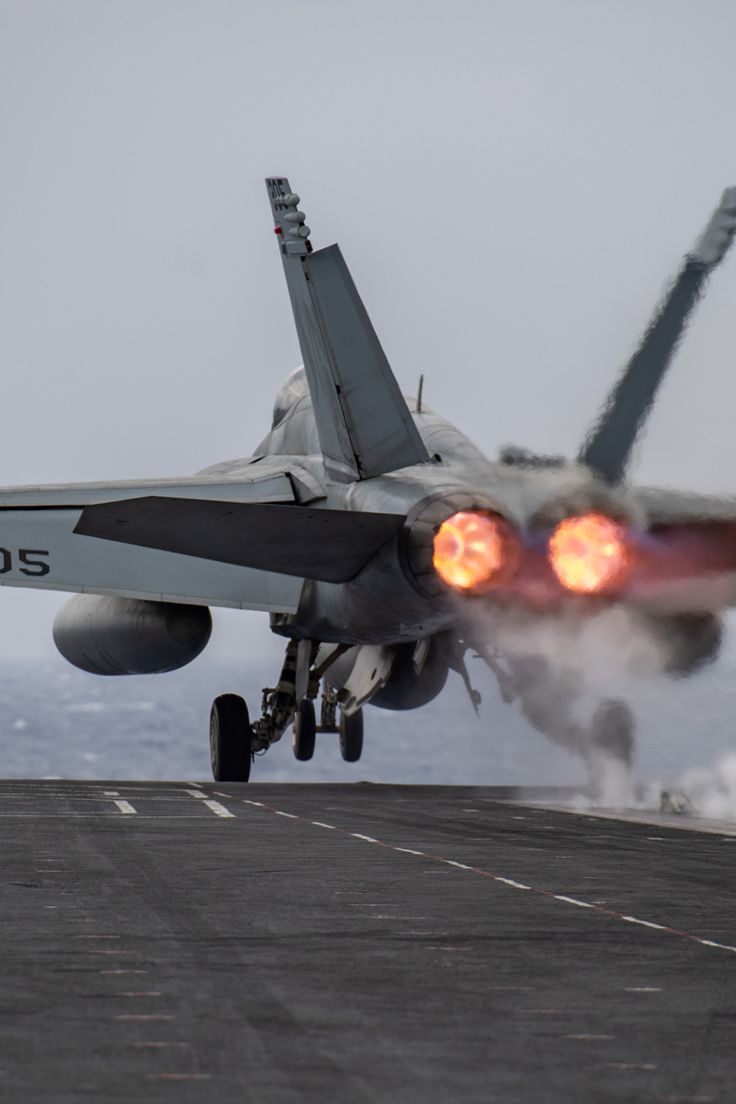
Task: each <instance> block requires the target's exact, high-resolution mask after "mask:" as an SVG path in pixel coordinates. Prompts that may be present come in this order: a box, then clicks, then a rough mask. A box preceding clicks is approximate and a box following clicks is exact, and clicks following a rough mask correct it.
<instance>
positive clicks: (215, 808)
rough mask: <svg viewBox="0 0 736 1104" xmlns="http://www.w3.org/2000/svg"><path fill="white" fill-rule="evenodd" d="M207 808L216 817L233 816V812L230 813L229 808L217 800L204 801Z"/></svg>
mask: <svg viewBox="0 0 736 1104" xmlns="http://www.w3.org/2000/svg"><path fill="white" fill-rule="evenodd" d="M205 805H206V806H207V808H208V809H209V810H210V811H211V812H213V813H214V814H215V816H218V817H234V816H235V813H231V812H230V810H229V809H226V808H225V806H224V805H222V804H221V803H220V802H219V801H211V800H210V801H205Z"/></svg>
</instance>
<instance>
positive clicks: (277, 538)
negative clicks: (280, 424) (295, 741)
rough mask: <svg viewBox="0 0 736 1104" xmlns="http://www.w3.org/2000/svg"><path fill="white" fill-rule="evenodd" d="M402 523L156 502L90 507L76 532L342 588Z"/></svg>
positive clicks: (368, 516)
mask: <svg viewBox="0 0 736 1104" xmlns="http://www.w3.org/2000/svg"><path fill="white" fill-rule="evenodd" d="M403 524H404V518H403V517H402V516H401V515H398V514H374V513H361V512H358V511H347V510H315V509H313V508H310V507H308V506H289V505H270V504H262V503H239V502H217V501H211V500H207V499H185V498H161V497H157V496H156V497H147V498H132V499H127V500H125V501H122V502H109V503H102V504H98V505H95V506H88V507H86V508H85V509H84V510H83V511H82V514H81V516H80V518H79V521H78V523H77V525H76V527H75V529H74V532H75V533H77V534H80V535H82V536H87V537H98V538H101V539H102V540H110V541H118V542H121V543H123V544H131V545H137V546H139V547H142V548H157V549H160V550H162V551H165V552H178V553H180V554H182V555H185V556H195V557H197V558H199V559H205V560H215V561H217V562H219V563H226V564H235V565H237V566H240V567H249V568H258V569H260V570H263V571H269V572H276V573H277V574H282V575H294V576H298V577H300V578H303V579H319V580H322V581H324V582H329V583H345V582H348V581H349V580H350V579H354V578H355V576H356V575H357V574H358V573H359V572H360V571H361V569H362V568H363V567H364V566H365V565H366V563H367V562H368V560H369V559H370V558H371V557H372V556H373V555H374V554H375V553H376V552H377V551H378V549H379V548H380V547H381V546H382V545H384V544H385V543H386V542H387V541H388V540H390V539H391V538H392V537H394V536H395V535H396V534H397V533H398V532H399V530H400V529H401V527H402V526H403Z"/></svg>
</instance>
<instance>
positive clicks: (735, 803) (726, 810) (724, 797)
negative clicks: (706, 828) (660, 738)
mask: <svg viewBox="0 0 736 1104" xmlns="http://www.w3.org/2000/svg"><path fill="white" fill-rule="evenodd" d="M679 786H680V788H681V790H682V792H683V793H685V794H687V796H688V798H689V799H690V801H691V802H692V805H693V807H694V810H693V811H694V812H695V813H696V815H697V816H702V817H707V818H710V819H713V820H736V753H734V752H732V751H731V752H726V753H725V754H723V755H722V756H721V757H720V758H719V759H718V760H717V761H716V763H715V764H714V765H713V766H712V767H691V768H690V769H689V770H687V771H685V773H684V774H683V775H682V778H681V779H680V782H679Z"/></svg>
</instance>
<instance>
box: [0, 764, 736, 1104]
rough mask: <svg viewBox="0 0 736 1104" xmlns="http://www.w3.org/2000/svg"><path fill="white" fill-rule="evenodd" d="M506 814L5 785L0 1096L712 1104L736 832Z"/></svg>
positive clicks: (399, 803)
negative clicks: (710, 1102) (708, 1103)
mask: <svg viewBox="0 0 736 1104" xmlns="http://www.w3.org/2000/svg"><path fill="white" fill-rule="evenodd" d="M525 800H526V796H525V795H521V794H516V793H514V792H513V791H509V790H503V791H502V790H493V789H489V788H485V787H484V788H481V787H477V788H474V787H414V786H413V787H409V786H407V787H402V786H375V785H360V784H358V785H295V784H290V785H267V784H255V785H249V786H246V785H233V784H222V783H211V784H202V785H199V784H192V783H166V784H164V783H129V782H110V783H102V782H94V783H90V782H84V783H81V782H59V781H48V782H4V783H0V822H1V823H2V833H3V847H2V851H1V853H0V869H1V870H2V884H3V895H2V909H1V910H0V925H1V928H2V947H3V957H4V964H3V985H2V996H1V998H0V1000H1V1003H2V1039H3V1045H2V1056H1V1058H0V1068H1V1070H2V1072H1V1073H0V1097H1V1098H2V1099H3V1100H7V1101H13V1102H14V1101H23V1102H24V1104H34V1102H37V1101H39V1102H40V1101H54V1102H55V1104H71V1102H76V1101H86V1100H89V1101H98V1102H102V1101H106V1102H108V1101H109V1102H115V1101H123V1100H124V1101H126V1102H127V1101H130V1100H135V1101H137V1102H141V1104H147V1102H149V1101H150V1102H154V1101H156V1102H158V1101H177V1102H182V1104H187V1102H189V1101H192V1102H194V1101H213V1102H217V1104H227V1102H229V1101H236V1100H237V1101H239V1102H240V1101H252V1102H254V1104H255V1102H257V1104H270V1102H274V1104H275V1102H278V1104H296V1102H300V1101H340V1102H350V1104H368V1102H382V1104H389V1102H396V1104H399V1102H401V1104H413V1102H414V1101H417V1102H419V1101H421V1102H422V1104H425V1102H427V1101H432V1102H433V1104H445V1102H446V1104H456V1102H458V1101H463V1102H464V1104H470V1102H473V1104H474V1102H478V1104H480V1102H487V1101H494V1102H496V1101H497V1102H500V1104H504V1102H509V1104H511V1102H516V1101H532V1100H533V1101H544V1102H545V1104H553V1102H555V1104H556V1102H563V1101H564V1102H570V1101H586V1102H590V1101H594V1102H596V1101H605V1102H608V1101H611V1102H613V1101H616V1102H618V1101H637V1102H645V1101H653V1102H656V1101H666V1102H671V1104H675V1102H676V1104H686V1102H693V1104H695V1102H703V1104H704V1102H709V1101H724V1102H726V1101H733V1099H734V1081H735V1079H736V1053H735V1051H734V1026H735V1024H736V913H735V910H734V888H733V875H732V872H733V866H734V859H735V858H736V850H735V849H736V835H734V834H731V833H729V832H728V831H724V832H722V831H719V830H713V831H710V832H698V831H692V830H688V829H687V828H686V827H683V826H682V824H683V822H682V821H680V822H677V823H675V821H674V818H673V821H672V823H671V824H670V823H667V822H665V821H661V822H660V823H632V822H626V821H623V820H611V819H602V818H599V817H597V816H593V815H591V814H589V813H586V812H583V813H577V814H576V813H570V812H563V811H558V810H555V809H553V808H550V807H547V806H541V805H534V804H524V803H523V801H525ZM653 819H654V820H656V819H657V818H653Z"/></svg>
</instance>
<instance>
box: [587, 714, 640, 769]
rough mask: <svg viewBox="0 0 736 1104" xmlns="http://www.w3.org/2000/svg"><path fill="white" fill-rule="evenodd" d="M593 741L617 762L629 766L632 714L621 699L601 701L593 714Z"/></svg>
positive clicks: (632, 742)
mask: <svg viewBox="0 0 736 1104" xmlns="http://www.w3.org/2000/svg"><path fill="white" fill-rule="evenodd" d="M591 727H592V735H593V743H594V744H595V746H596V747H598V748H600V749H601V751H605V752H607V754H608V755H610V756H612V758H614V759H618V760H619V762H621V763H625V764H626V765H627V766H631V761H632V759H633V757H634V714H633V713H632V712H631V709H630V708H629V706H628V705H627V704H626V702H623V701H616V700H614V699H608V700H607V701H604V702H601V704H600V705H599V706H598V708H597V709H596V711H595V713H594V714H593V722H592V726H591Z"/></svg>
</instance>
